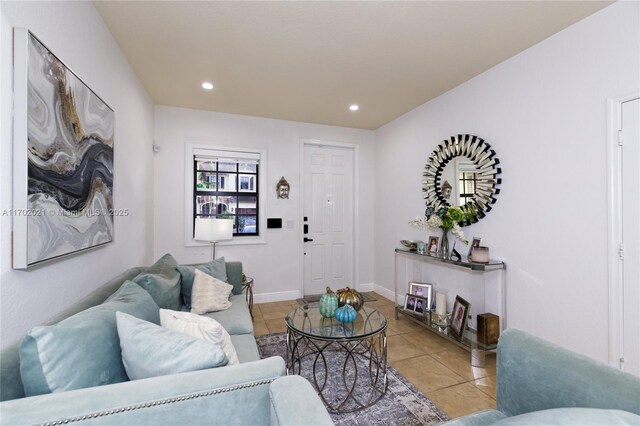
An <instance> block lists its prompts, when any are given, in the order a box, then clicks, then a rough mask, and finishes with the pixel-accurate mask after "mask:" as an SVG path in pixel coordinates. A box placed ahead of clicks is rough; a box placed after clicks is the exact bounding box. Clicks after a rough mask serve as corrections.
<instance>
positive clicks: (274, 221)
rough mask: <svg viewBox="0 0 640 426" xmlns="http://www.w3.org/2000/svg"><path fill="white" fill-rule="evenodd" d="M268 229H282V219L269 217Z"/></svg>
mask: <svg viewBox="0 0 640 426" xmlns="http://www.w3.org/2000/svg"><path fill="white" fill-rule="evenodd" d="M267 228H282V218H279V217H278V218H276V217H268V218H267Z"/></svg>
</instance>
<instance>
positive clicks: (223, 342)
mask: <svg viewBox="0 0 640 426" xmlns="http://www.w3.org/2000/svg"><path fill="white" fill-rule="evenodd" d="M160 325H161V326H163V327H165V328H168V329H169V330H173V331H178V332H180V333H185V334H188V335H189V336H191V337H195V338H197V339H202V340H206V341H207V342H211V343H213V344H215V345H218V346H220V347H221V348H222V350H223V351H224V354H225V355H226V356H227V359H228V360H229V365H233V364H238V363H239V362H240V361H239V360H238V355H237V354H236V349H235V348H234V346H233V343H232V342H231V337H230V336H229V333H227V330H225V329H224V327H222V325H220V323H219V322H218V321H216V320H214V319H213V318H208V317H203V316H201V315H197V314H192V313H191V312H178V311H171V310H169V309H160Z"/></svg>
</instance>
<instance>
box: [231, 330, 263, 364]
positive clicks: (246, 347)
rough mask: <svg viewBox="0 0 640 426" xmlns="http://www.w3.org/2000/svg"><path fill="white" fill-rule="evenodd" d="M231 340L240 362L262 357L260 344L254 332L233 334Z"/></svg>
mask: <svg viewBox="0 0 640 426" xmlns="http://www.w3.org/2000/svg"><path fill="white" fill-rule="evenodd" d="M231 341H232V342H233V347H234V348H235V349H236V353H237V354H238V360H239V361H240V362H251V361H257V360H259V359H260V352H259V351H258V344H257V343H256V338H255V337H254V335H253V334H233V335H231Z"/></svg>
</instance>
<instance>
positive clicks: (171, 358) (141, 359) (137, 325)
mask: <svg viewBox="0 0 640 426" xmlns="http://www.w3.org/2000/svg"><path fill="white" fill-rule="evenodd" d="M116 319H117V323H118V336H120V348H121V349H122V363H123V364H124V368H125V370H126V371H127V376H129V379H131V380H138V379H146V378H148V377H156V376H165V375H168V374H176V373H184V372H186V371H196V370H204V369H205V368H214V367H221V366H223V365H226V364H227V357H226V356H225V354H224V352H223V351H222V348H221V347H220V346H218V345H214V344H213V343H211V342H207V341H204V340H201V339H197V338H195V337H191V336H189V335H187V334H184V333H179V332H177V331H172V330H169V329H167V328H164V327H160V326H158V325H156V324H153V323H150V322H147V321H143V320H141V319H138V318H136V317H133V316H131V315H128V314H125V313H123V312H117V313H116Z"/></svg>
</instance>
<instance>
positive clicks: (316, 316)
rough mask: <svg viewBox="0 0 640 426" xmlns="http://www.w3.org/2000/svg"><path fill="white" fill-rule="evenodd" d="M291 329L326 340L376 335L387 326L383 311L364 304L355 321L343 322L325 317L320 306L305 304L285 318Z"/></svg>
mask: <svg viewBox="0 0 640 426" xmlns="http://www.w3.org/2000/svg"><path fill="white" fill-rule="evenodd" d="M284 321H285V323H286V324H287V327H289V328H290V329H291V330H293V331H295V332H297V333H300V334H303V335H305V336H308V337H313V338H317V339H326V340H332V339H335V340H340V339H358V338H363V337H367V336H371V335H374V334H376V333H379V332H381V331H382V330H384V329H385V328H386V327H387V319H386V318H385V316H384V315H382V313H380V312H379V311H377V310H375V309H373V308H367V307H366V306H363V307H362V309H360V311H358V316H357V317H356V319H355V321H353V322H347V323H342V322H340V321H338V320H337V319H335V318H324V317H323V316H322V315H320V309H319V308H318V306H309V305H303V306H299V307H297V308H295V309H294V310H293V311H291V312H289V313H288V314H287V316H286V317H285V319H284Z"/></svg>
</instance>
